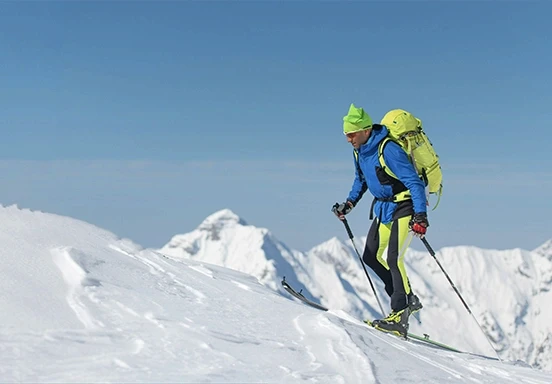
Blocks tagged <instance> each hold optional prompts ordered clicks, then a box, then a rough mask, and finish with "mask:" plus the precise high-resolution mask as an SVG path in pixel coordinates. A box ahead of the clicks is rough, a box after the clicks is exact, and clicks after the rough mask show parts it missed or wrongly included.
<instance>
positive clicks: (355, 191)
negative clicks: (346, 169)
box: [347, 155, 368, 206]
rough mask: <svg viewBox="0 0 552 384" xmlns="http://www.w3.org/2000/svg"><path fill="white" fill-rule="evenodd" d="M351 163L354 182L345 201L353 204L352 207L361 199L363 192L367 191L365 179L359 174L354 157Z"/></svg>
mask: <svg viewBox="0 0 552 384" xmlns="http://www.w3.org/2000/svg"><path fill="white" fill-rule="evenodd" d="M353 161H354V164H355V180H354V181H353V186H352V188H351V192H349V197H347V200H348V201H350V202H351V203H353V206H355V205H357V203H358V202H359V201H360V199H361V198H362V195H364V192H366V190H368V185H367V184H366V178H365V177H364V175H363V174H362V173H361V172H359V169H360V168H359V166H358V165H357V161H356V159H355V158H354V155H353Z"/></svg>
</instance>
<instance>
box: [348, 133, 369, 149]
mask: <svg viewBox="0 0 552 384" xmlns="http://www.w3.org/2000/svg"><path fill="white" fill-rule="evenodd" d="M371 132H372V130H371V129H365V130H364V131H358V132H353V133H347V135H345V136H347V142H349V143H351V145H352V146H353V148H354V149H359V148H360V146H361V145H363V144H366V142H367V141H368V138H370V133H371Z"/></svg>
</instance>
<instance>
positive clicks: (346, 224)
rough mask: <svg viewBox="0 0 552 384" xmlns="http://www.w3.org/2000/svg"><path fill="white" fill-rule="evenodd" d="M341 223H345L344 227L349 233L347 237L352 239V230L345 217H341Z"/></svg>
mask: <svg viewBox="0 0 552 384" xmlns="http://www.w3.org/2000/svg"><path fill="white" fill-rule="evenodd" d="M343 225H345V229H346V230H347V234H348V235H349V239H351V240H353V237H354V236H353V232H352V231H351V227H349V223H348V222H347V219H343Z"/></svg>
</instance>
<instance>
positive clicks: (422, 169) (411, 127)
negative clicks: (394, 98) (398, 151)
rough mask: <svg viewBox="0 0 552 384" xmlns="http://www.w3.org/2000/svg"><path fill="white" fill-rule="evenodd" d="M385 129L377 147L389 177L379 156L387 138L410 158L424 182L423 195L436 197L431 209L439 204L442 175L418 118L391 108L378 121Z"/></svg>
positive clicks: (392, 175)
mask: <svg viewBox="0 0 552 384" xmlns="http://www.w3.org/2000/svg"><path fill="white" fill-rule="evenodd" d="M381 125H385V126H386V127H387V129H388V130H389V135H388V136H387V137H386V138H385V139H383V141H382V142H381V143H380V145H379V148H378V153H379V161H380V164H381V166H382V168H383V169H384V170H385V172H387V174H389V175H390V176H391V177H394V178H395V179H396V178H397V176H396V175H394V174H393V172H391V170H390V169H389V168H388V167H387V166H386V164H385V159H384V158H383V147H384V145H385V143H386V142H387V141H389V140H392V141H395V142H396V143H397V144H399V145H400V146H401V147H402V148H403V149H404V150H405V152H406V153H407V154H408V157H409V158H410V161H412V164H413V165H414V167H415V168H416V171H417V172H418V175H420V178H421V179H422V180H423V181H424V183H425V185H426V195H427V199H428V201H429V195H428V194H436V195H437V196H438V200H437V203H436V204H435V207H434V208H433V209H435V208H437V205H439V201H440V200H441V195H442V192H443V174H442V172H441V165H440V164H439V156H437V154H436V153H435V150H434V149H433V144H431V142H430V141H429V139H428V137H427V135H426V134H425V132H424V131H423V129H422V121H421V120H420V119H417V118H416V117H415V116H414V115H412V114H411V113H409V112H407V111H405V110H402V109H393V110H391V111H389V112H387V113H386V114H385V116H384V117H383V119H382V120H381Z"/></svg>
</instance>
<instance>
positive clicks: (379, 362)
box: [0, 206, 552, 384]
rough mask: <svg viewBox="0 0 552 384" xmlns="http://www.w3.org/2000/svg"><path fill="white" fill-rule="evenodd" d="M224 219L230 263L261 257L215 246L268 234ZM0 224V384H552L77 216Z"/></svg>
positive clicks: (3, 212) (21, 213)
mask: <svg viewBox="0 0 552 384" xmlns="http://www.w3.org/2000/svg"><path fill="white" fill-rule="evenodd" d="M219 219H222V220H215V222H213V223H212V224H214V225H212V226H208V229H207V230H204V232H203V234H204V235H210V236H212V233H213V232H212V230H211V229H212V228H215V227H217V226H218V225H221V222H224V223H225V224H224V225H223V226H222V227H218V228H219V229H220V230H219V231H218V232H217V233H218V236H219V238H218V239H216V238H213V237H211V238H210V239H211V240H210V245H209V247H211V248H210V249H211V250H213V251H215V250H216V251H221V252H223V254H222V255H219V257H221V258H222V259H225V260H234V258H237V256H234V255H233V254H232V252H236V251H243V252H246V255H247V256H252V255H253V256H255V255H257V256H258V255H261V254H260V253H259V252H256V251H250V252H253V253H249V254H247V247H246V246H243V248H236V249H232V250H228V249H224V248H223V247H221V244H218V248H217V247H216V246H215V245H213V242H215V243H216V242H218V243H220V242H222V241H225V240H229V239H228V238H227V237H226V236H228V235H229V234H231V233H233V234H235V235H238V234H241V235H247V236H250V237H248V238H249V239H250V240H255V239H256V237H255V236H254V235H253V233H257V232H258V231H256V230H255V229H254V228H252V227H249V226H247V225H246V224H245V222H243V221H240V220H239V219H238V220H236V219H235V218H234V217H232V215H230V214H229V212H226V213H224V214H222V215H221V216H220V217H219ZM0 223H1V226H0V228H1V230H0V255H1V258H2V260H1V261H2V262H1V263H0V268H1V274H2V279H0V310H1V313H2V322H1V323H0V381H1V382H64V383H69V382H72V383H80V382H180V383H207V382H217V383H238V382H239V383H261V382H262V383H299V382H310V383H384V384H385V383H420V382H424V383H443V382H447V383H465V382H473V383H509V382H510V383H550V382H552V374H551V373H547V372H544V371H539V370H536V369H531V368H528V367H527V366H525V365H524V364H519V363H511V362H500V361H497V360H496V359H491V358H485V357H479V356H474V355H470V354H459V353H454V352H448V351H442V350H439V349H435V348H432V347H428V346H425V345H421V344H419V343H417V342H413V341H412V342H406V341H402V340H399V339H398V338H396V337H394V336H391V335H387V334H383V333H381V332H379V331H376V330H373V329H369V328H367V327H366V326H364V325H363V324H362V322H361V321H360V320H358V319H357V318H356V317H354V316H352V315H351V314H350V313H346V312H344V311H341V310H336V311H331V312H329V313H326V312H321V311H318V310H316V309H313V308H310V307H308V306H305V305H304V304H302V303H299V302H296V301H294V300H292V299H290V297H289V295H283V294H282V293H281V292H280V291H278V290H274V289H273V288H271V287H270V286H267V285H264V284H262V283H261V282H259V281H258V280H257V279H256V278H255V277H253V276H252V275H249V274H245V273H243V272H239V271H236V270H233V269H228V268H224V267H221V266H216V265H214V264H212V263H207V262H204V261H198V260H193V259H192V258H190V257H174V256H171V257H167V255H163V254H162V253H160V252H158V251H156V250H152V249H143V248H142V247H140V246H139V245H138V244H135V243H134V242H132V241H131V240H128V239H121V238H119V237H117V236H116V235H115V234H112V233H110V232H108V231H105V230H103V229H101V228H98V227H95V226H93V225H91V224H88V223H85V222H82V221H79V220H76V219H72V218H68V217H62V216H57V215H53V214H48V213H43V212H36V211H30V210H25V209H19V208H18V207H16V206H10V207H0ZM209 228H210V229H209ZM240 228H241V229H240ZM226 230H228V231H229V232H228V233H226V232H227V231H226ZM202 231H203V230H202ZM261 233H264V235H263V236H264V237H263V239H264V241H266V242H268V243H269V244H270V245H271V246H273V247H274V248H267V250H269V251H272V252H275V251H276V250H277V251H278V252H281V253H282V254H285V255H286V256H285V257H284V256H281V257H282V259H281V260H279V261H281V262H283V260H285V258H289V260H290V262H294V261H293V260H292V258H293V257H299V258H301V257H303V256H304V255H301V254H297V253H295V252H294V251H291V250H289V249H287V248H286V247H285V246H283V245H282V244H280V243H278V242H276V240H275V239H274V238H272V237H271V235H269V234H268V233H266V232H264V231H261ZM195 240H198V241H199V239H195ZM257 240H259V239H257ZM181 244H185V245H186V247H189V246H190V245H192V246H193V244H194V241H192V239H191V238H188V239H187V241H186V242H182V243H181ZM203 245H205V246H207V245H208V243H204V244H203ZM250 245H251V246H252V247H255V246H258V244H255V243H252V244H250ZM263 245H264V244H263ZM334 245H335V241H334ZM187 249H188V248H187ZM191 249H192V250H195V252H196V255H197V254H199V252H200V248H193V247H192V248H191ZM173 250H175V248H173ZM182 253H183V251H182ZM261 256H262V255H261ZM295 263H296V264H299V261H295ZM269 264H270V263H269ZM267 271H268V272H267V273H271V269H270V268H268V269H267ZM287 272H290V271H289V270H288V271H287ZM303 273H306V270H301V268H299V272H298V273H297V276H296V277H300V276H302V274H303Z"/></svg>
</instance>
